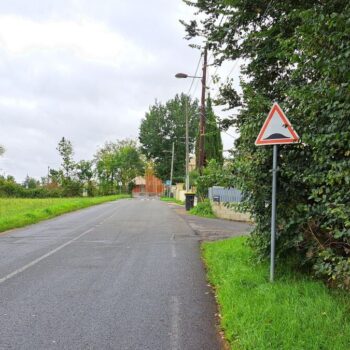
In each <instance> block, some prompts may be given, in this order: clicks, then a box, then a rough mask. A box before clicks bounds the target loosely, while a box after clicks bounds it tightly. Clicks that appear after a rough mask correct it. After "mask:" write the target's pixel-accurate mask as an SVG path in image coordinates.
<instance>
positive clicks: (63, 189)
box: [0, 137, 145, 198]
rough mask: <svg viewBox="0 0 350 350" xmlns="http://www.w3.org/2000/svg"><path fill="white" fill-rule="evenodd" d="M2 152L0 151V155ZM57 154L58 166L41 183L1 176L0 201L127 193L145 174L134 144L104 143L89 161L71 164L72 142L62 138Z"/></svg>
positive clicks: (141, 158) (28, 179)
mask: <svg viewBox="0 0 350 350" xmlns="http://www.w3.org/2000/svg"><path fill="white" fill-rule="evenodd" d="M1 151H4V148H3V147H0V152H1ZM57 151H58V152H59V154H60V156H61V166H60V167H59V168H58V169H49V172H48V175H47V176H44V177H42V178H41V179H40V180H37V179H35V178H32V177H30V176H28V175H27V177H26V178H25V180H24V181H23V183H21V184H20V183H17V182H16V181H15V178H14V177H13V176H11V175H8V176H0V197H24V198H45V197H73V196H82V195H86V196H96V195H108V194H116V193H121V192H123V193H126V192H130V191H131V190H132V188H133V179H134V178H135V177H136V176H138V175H143V173H144V164H145V162H144V157H143V156H142V154H141V152H140V149H139V147H138V145H137V143H136V141H134V140H128V139H126V140H118V141H115V142H107V143H106V144H105V145H104V146H103V147H101V148H100V149H99V150H98V151H97V152H96V154H95V156H94V158H93V159H92V160H80V161H78V162H76V161H75V160H74V149H73V145H72V142H71V141H70V140H68V139H66V138H65V137H62V139H61V140H60V141H59V143H58V146H57Z"/></svg>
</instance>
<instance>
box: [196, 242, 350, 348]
mask: <svg viewBox="0 0 350 350" xmlns="http://www.w3.org/2000/svg"><path fill="white" fill-rule="evenodd" d="M245 242H246V238H243V237H239V238H233V239H229V240H225V241H218V242H214V243H204V244H203V246H202V252H203V256H204V260H205V262H206V264H207V267H208V276H209V280H210V282H211V283H212V284H213V285H214V286H215V288H216V293H217V300H218V303H219V305H220V313H221V326H222V328H223V329H224V331H225V335H226V338H227V340H228V341H229V343H230V344H231V346H232V349H247V350H248V349H249V350H251V349H254V350H266V349H276V350H277V349H278V350H287V349H288V350H289V349H293V350H348V349H350V295H349V294H346V293H342V292H339V291H338V292H336V291H330V290H328V289H327V288H326V287H325V286H324V285H323V284H322V283H321V282H317V281H313V280H310V279H308V278H306V277H305V276H300V275H296V274H293V273H292V272H290V271H288V270H287V269H286V268H284V270H283V271H281V266H280V267H279V270H278V271H277V281H276V282H275V283H273V284H271V283H269V282H268V273H269V270H268V269H269V267H268V264H256V263H255V260H254V259H253V252H252V251H251V249H250V248H249V247H248V246H247V245H246V243H245Z"/></svg>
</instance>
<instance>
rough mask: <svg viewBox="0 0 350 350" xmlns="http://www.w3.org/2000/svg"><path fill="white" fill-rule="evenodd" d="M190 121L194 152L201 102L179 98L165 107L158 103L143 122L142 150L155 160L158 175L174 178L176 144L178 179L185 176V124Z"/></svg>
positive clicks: (176, 174) (163, 177)
mask: <svg viewBox="0 0 350 350" xmlns="http://www.w3.org/2000/svg"><path fill="white" fill-rule="evenodd" d="M186 113H188V120H189V146H190V147H189V148H190V152H192V151H193V149H194V142H195V137H196V133H197V130H198V122H199V112H198V101H197V100H194V101H192V100H191V98H190V97H189V96H187V95H184V94H181V95H176V96H175V97H174V98H173V99H171V100H169V101H167V102H166V103H165V104H161V103H159V102H156V103H155V104H154V105H153V106H151V107H150V110H149V111H148V112H147V113H146V115H145V118H144V119H142V121H141V126H140V134H139V140H140V143H141V151H142V153H143V154H144V155H145V156H146V158H147V159H148V160H153V161H154V165H155V172H156V175H157V176H159V177H160V178H161V179H163V180H166V179H169V178H170V167H171V151H172V143H173V142H174V145H175V159H174V178H181V180H182V181H183V179H184V175H185V157H186V149H185V125H186V124H185V121H186V118H185V116H186Z"/></svg>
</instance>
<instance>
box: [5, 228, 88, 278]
mask: <svg viewBox="0 0 350 350" xmlns="http://www.w3.org/2000/svg"><path fill="white" fill-rule="evenodd" d="M92 230H93V228H90V229H88V230H87V231H84V232H83V233H81V234H80V235H79V236H77V237H75V238H73V239H71V240H70V241H68V242H66V243H64V244H62V245H60V246H58V247H57V248H55V249H53V250H51V251H49V252H48V253H46V254H44V255H42V256H41V257H39V258H37V259H35V260H33V261H31V262H30V263H28V264H27V265H24V266H22V267H21V268H19V269H17V270H15V271H13V272H11V273H10V274H8V275H7V276H5V277H2V278H0V284H1V283H3V282H5V281H7V280H9V279H10V278H12V277H14V276H16V275H18V274H19V273H21V272H23V271H25V270H27V269H29V268H30V267H32V266H34V265H36V264H37V263H39V262H40V261H42V260H44V259H46V258H48V257H49V256H50V255H52V254H55V253H57V252H58V251H59V250H61V249H63V248H64V247H66V246H67V245H69V244H71V243H73V242H74V241H76V240H77V239H79V238H80V237H83V236H85V235H86V234H87V233H89V232H91V231H92Z"/></svg>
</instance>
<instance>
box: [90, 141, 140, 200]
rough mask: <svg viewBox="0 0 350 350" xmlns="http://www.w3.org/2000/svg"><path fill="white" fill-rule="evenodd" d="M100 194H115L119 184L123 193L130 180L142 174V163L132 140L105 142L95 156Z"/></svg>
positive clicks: (138, 151)
mask: <svg viewBox="0 0 350 350" xmlns="http://www.w3.org/2000/svg"><path fill="white" fill-rule="evenodd" d="M95 163H96V172H97V177H98V179H99V183H100V189H101V192H102V193H104V194H110V193H115V192H116V189H117V187H118V186H119V182H120V183H121V184H122V187H123V188H124V190H125V191H127V190H128V186H129V184H130V182H132V180H133V179H134V178H135V177H136V176H138V175H142V174H143V170H144V162H143V160H142V156H141V152H140V150H139V148H138V147H137V144H136V142H135V141H133V140H121V141H117V142H114V143H113V142H107V143H106V144H105V146H104V147H102V148H101V149H100V150H99V151H98V152H97V153H96V155H95Z"/></svg>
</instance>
